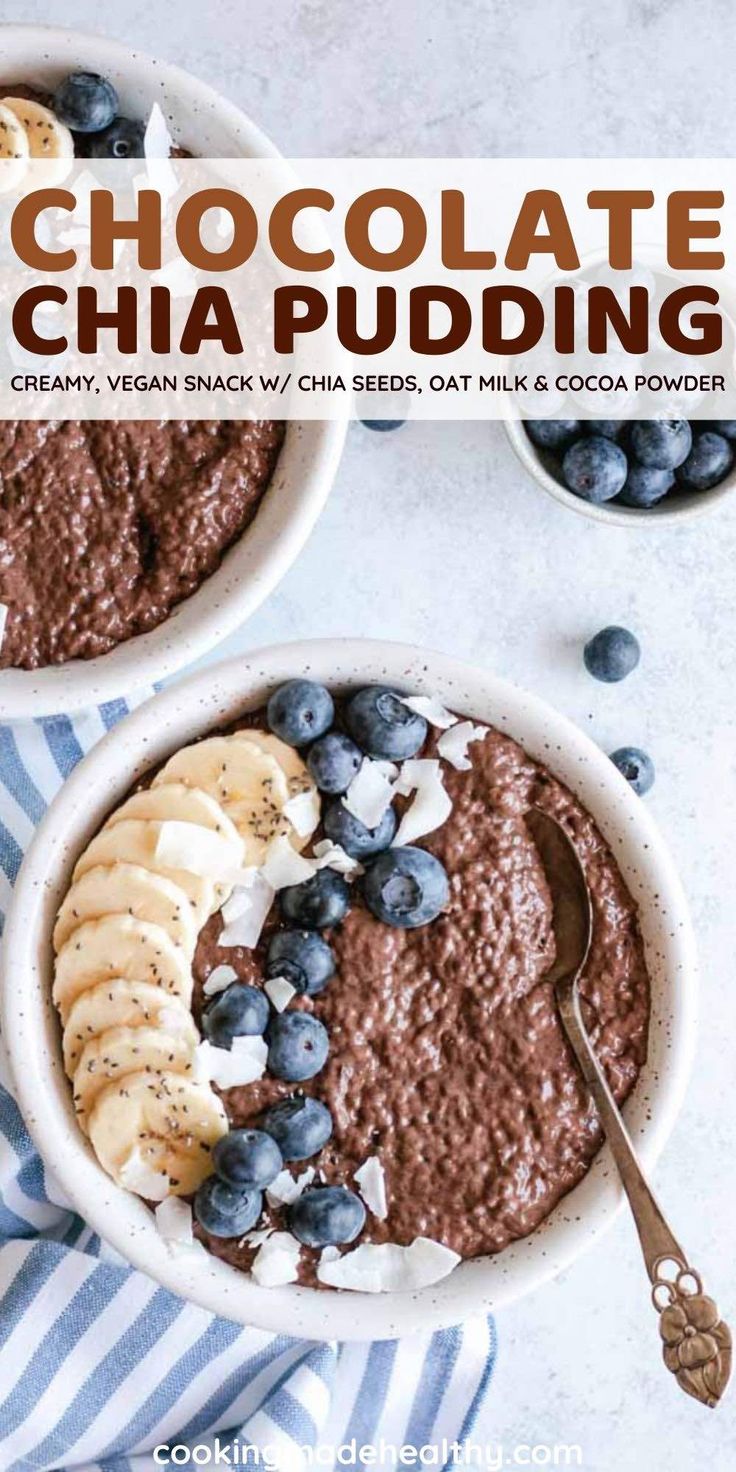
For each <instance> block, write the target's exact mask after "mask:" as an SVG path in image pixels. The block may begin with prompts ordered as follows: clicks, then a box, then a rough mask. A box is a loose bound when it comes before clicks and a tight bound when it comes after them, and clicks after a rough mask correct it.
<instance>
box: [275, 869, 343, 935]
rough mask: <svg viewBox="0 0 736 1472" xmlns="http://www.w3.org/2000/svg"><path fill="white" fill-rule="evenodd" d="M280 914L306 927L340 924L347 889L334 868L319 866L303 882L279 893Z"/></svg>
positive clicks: (323, 927)
mask: <svg viewBox="0 0 736 1472" xmlns="http://www.w3.org/2000/svg"><path fill="white" fill-rule="evenodd" d="M279 903H280V905H281V914H282V915H283V917H284V919H285V920H286V921H287V922H288V924H289V925H298V926H299V927H300V928H303V929H305V930H326V929H327V928H328V927H329V926H331V925H339V923H340V921H341V920H343V919H344V917H345V915H346V914H347V910H348V906H349V904H350V890H349V889H348V886H347V884H346V883H345V880H344V879H343V877H342V875H341V874H336V873H335V870H334V869H318V870H317V873H316V874H313V875H312V878H311V879H305V880H304V883H303V884H290V885H289V886H288V887H287V888H286V889H282V890H281V892H280V894H279Z"/></svg>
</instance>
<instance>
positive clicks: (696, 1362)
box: [556, 976, 731, 1407]
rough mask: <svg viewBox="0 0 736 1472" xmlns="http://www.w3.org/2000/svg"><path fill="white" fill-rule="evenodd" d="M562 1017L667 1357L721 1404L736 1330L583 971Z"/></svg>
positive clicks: (570, 988)
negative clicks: (703, 1270)
mask: <svg viewBox="0 0 736 1472" xmlns="http://www.w3.org/2000/svg"><path fill="white" fill-rule="evenodd" d="M556 994H557V1003H558V1007H559V1011H560V1016H561V1019H562V1022H563V1025H564V1028H565V1032H566V1033H567V1037H568V1040H569V1042H570V1046H571V1047H572V1050H573V1052H574V1054H575V1057H576V1059H577V1062H578V1065H579V1067H580V1071H581V1073H582V1074H583V1077H584V1079H585V1082H586V1084H587V1085H588V1088H589V1090H590V1092H591V1094H592V1096H593V1099H594V1100H595V1104H596V1107H597V1109H598V1113H599V1115H600V1118H601V1123H602V1125H603V1129H604V1131H605V1134H606V1138H607V1139H608V1143H609V1145H610V1146H611V1150H612V1152H613V1156H614V1159H615V1161H616V1165H617V1167H618V1172H619V1175H620V1176H621V1180H622V1182H623V1186H624V1190H625V1191H626V1194H627V1196H628V1198H629V1204H630V1206H631V1210H632V1213H633V1217H634V1221H635V1223H636V1229H637V1232H638V1233H639V1240H640V1242H641V1246H642V1251H643V1254H644V1261H645V1263H646V1268H647V1272H648V1274H649V1278H650V1281H651V1283H652V1302H653V1304H654V1307H655V1308H656V1310H657V1312H658V1314H659V1330H660V1334H661V1335H662V1339H663V1355H664V1362H665V1364H666V1366H667V1369H668V1370H671V1371H672V1373H673V1375H674V1376H675V1378H676V1380H677V1383H678V1385H679V1386H680V1387H681V1388H682V1389H683V1390H684V1391H686V1393H687V1394H688V1395H692V1396H694V1397H695V1399H696V1400H699V1401H702V1403H703V1405H706V1406H711V1407H712V1406H716V1405H717V1404H718V1402H719V1400H720V1398H721V1396H722V1395H723V1392H724V1390H725V1388H726V1385H727V1384H728V1380H729V1376H730V1374H731V1333H730V1330H729V1328H728V1325H727V1324H724V1323H723V1321H722V1320H721V1317H720V1314H719V1312H718V1309H717V1307H716V1304H715V1303H714V1301H713V1299H712V1298H709V1297H708V1296H707V1294H705V1293H703V1289H702V1283H701V1281H700V1277H699V1275H698V1273H697V1272H695V1271H694V1270H693V1269H692V1268H691V1267H690V1266H689V1264H688V1261H687V1258H686V1256H685V1254H684V1252H683V1250H682V1248H681V1247H680V1245H679V1243H678V1242H677V1240H676V1238H675V1237H673V1235H672V1232H671V1231H670V1229H669V1227H668V1225H667V1223H666V1221H665V1219H664V1216H663V1215H662V1211H661V1209H660V1207H659V1205H658V1203H657V1201H656V1199H655V1197H654V1195H653V1193H652V1191H651V1189H650V1187H649V1185H648V1183H647V1181H646V1179H645V1177H644V1173H643V1171H642V1169H641V1166H640V1164H639V1161H638V1160H637V1157H636V1153H635V1151H634V1147H633V1145H632V1143H631V1140H630V1138H629V1135H628V1132H627V1129H626V1126H625V1124H624V1122H623V1119H622V1118H621V1115H620V1113H619V1110H618V1106H617V1104H616V1101H615V1100H614V1098H613V1095H612V1093H611V1091H610V1089H609V1087H608V1083H607V1082H606V1077H605V1074H604V1073H603V1070H602V1068H601V1067H600V1064H599V1063H598V1060H597V1058H596V1056H595V1053H594V1052H593V1048H592V1045H591V1043H590V1039H589V1038H588V1034H587V1032H586V1030H585V1024H584V1022H583V1018H582V1013H581V1010H580V997H579V993H578V989H577V984H576V977H575V976H572V977H567V978H565V979H564V980H561V981H558V983H557V987H556Z"/></svg>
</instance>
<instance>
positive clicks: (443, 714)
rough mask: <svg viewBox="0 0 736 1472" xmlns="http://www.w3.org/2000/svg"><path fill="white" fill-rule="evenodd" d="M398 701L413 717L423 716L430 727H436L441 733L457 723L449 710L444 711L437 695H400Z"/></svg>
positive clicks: (455, 717)
mask: <svg viewBox="0 0 736 1472" xmlns="http://www.w3.org/2000/svg"><path fill="white" fill-rule="evenodd" d="M399 699H400V700H401V704H402V705H406V706H408V707H409V710H413V711H414V713H415V715H418V716H424V719H425V721H429V724H430V726H437V727H438V728H439V730H441V731H446V730H447V729H448V727H450V726H454V725H455V722H456V721H457V716H454V715H453V714H452V711H451V710H446V709H445V707H444V705H443V704H442V701H441V700H440V698H439V696H438V695H401V696H400V697H399Z"/></svg>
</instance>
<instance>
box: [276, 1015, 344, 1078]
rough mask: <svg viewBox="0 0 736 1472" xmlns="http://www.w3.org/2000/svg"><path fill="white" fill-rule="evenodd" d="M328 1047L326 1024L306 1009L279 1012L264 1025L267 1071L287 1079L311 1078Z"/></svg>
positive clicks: (319, 1065) (317, 1069) (320, 1065)
mask: <svg viewBox="0 0 736 1472" xmlns="http://www.w3.org/2000/svg"><path fill="white" fill-rule="evenodd" d="M329 1050H330V1040H329V1036H328V1033H327V1028H326V1027H325V1026H324V1025H323V1024H322V1023H321V1022H320V1021H319V1019H318V1018H317V1017H312V1016H311V1014H310V1013H309V1012H280V1013H279V1014H278V1016H277V1017H274V1019H273V1021H272V1022H271V1025H270V1027H269V1029H268V1071H269V1073H273V1074H274V1075H275V1076H276V1078H283V1079H285V1080H286V1082H287V1083H290V1084H301V1083H304V1080H305V1079H308V1078H314V1075H315V1073H319V1071H320V1068H322V1067H323V1065H324V1063H325V1061H326V1059H327V1054H328V1052H329Z"/></svg>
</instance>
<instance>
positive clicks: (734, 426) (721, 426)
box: [708, 419, 736, 440]
mask: <svg viewBox="0 0 736 1472" xmlns="http://www.w3.org/2000/svg"><path fill="white" fill-rule="evenodd" d="M708 427H709V429H713V430H715V432H716V434H722V435H725V437H726V439H727V440H736V419H714V420H713V423H712V424H710V425H709V426H708Z"/></svg>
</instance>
